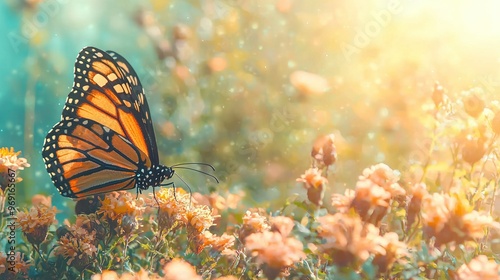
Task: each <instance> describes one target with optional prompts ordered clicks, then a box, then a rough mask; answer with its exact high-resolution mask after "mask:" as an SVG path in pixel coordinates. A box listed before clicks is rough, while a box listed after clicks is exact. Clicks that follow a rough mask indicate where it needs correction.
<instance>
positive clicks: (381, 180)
mask: <svg viewBox="0 0 500 280" xmlns="http://www.w3.org/2000/svg"><path fill="white" fill-rule="evenodd" d="M398 180H399V176H398V175H397V174H396V172H395V171H393V170H392V169H391V168H390V167H389V166H387V165H385V164H383V163H379V164H377V165H373V166H372V167H370V168H365V170H363V174H362V175H361V176H359V180H358V182H357V183H356V193H355V196H354V199H353V201H352V204H351V207H353V208H354V209H355V210H356V212H357V213H358V214H359V215H360V216H361V218H362V219H363V221H367V222H370V223H372V224H375V225H378V224H379V223H380V221H381V220H382V218H383V217H384V216H385V215H386V213H387V211H388V209H389V205H390V203H391V200H392V199H393V198H395V197H397V196H402V195H404V194H405V193H406V192H405V190H404V189H403V188H401V186H400V185H399V184H398Z"/></svg>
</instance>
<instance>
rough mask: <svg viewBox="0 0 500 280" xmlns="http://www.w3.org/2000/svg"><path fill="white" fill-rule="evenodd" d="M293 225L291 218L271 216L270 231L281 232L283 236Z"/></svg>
mask: <svg viewBox="0 0 500 280" xmlns="http://www.w3.org/2000/svg"><path fill="white" fill-rule="evenodd" d="M294 226H295V224H294V222H293V220H292V219H290V218H288V217H284V216H277V217H271V231H276V232H279V233H281V235H283V237H286V236H288V235H289V234H290V233H291V232H292V229H293V227H294Z"/></svg>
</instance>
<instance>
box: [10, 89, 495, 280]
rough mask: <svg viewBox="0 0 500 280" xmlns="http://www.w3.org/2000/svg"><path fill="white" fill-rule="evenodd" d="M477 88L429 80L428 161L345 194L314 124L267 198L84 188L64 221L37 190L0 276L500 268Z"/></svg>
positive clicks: (490, 116) (360, 273)
mask: <svg viewBox="0 0 500 280" xmlns="http://www.w3.org/2000/svg"><path fill="white" fill-rule="evenodd" d="M480 94H481V91H480V90H478V89H475V90H472V91H468V92H464V93H463V96H462V98H460V100H457V101H454V100H451V99H450V98H449V97H448V96H447V95H446V90H445V89H444V88H443V86H441V85H440V84H439V83H436V84H435V87H434V88H433V89H430V90H429V106H428V108H429V110H428V114H429V116H428V119H427V121H428V122H427V124H428V125H429V127H426V128H425V130H423V134H426V135H427V136H428V137H430V138H431V139H433V141H432V142H431V144H430V145H429V146H428V151H427V154H426V156H423V157H421V158H420V159H421V160H423V161H422V162H418V161H417V160H415V162H412V163H408V166H407V168H406V169H405V170H401V171H397V170H394V169H392V168H391V167H390V166H388V165H386V164H384V163H378V164H375V165H372V166H369V167H367V168H365V169H364V170H363V172H362V173H361V174H359V175H357V182H356V184H355V185H353V186H350V187H348V188H347V189H346V190H345V192H344V193H333V194H331V195H330V196H326V197H325V190H326V189H328V188H329V178H333V176H334V175H335V174H334V173H335V170H334V168H333V166H335V164H336V163H337V162H338V161H340V160H341V158H342V155H341V154H337V149H336V139H335V136H334V135H333V134H330V135H325V136H322V137H319V138H318V139H317V140H316V141H315V142H314V143H311V151H310V157H311V159H310V160H311V166H310V168H309V169H307V170H305V171H304V173H303V174H302V175H300V176H298V178H297V179H296V181H297V182H299V183H300V184H301V185H302V186H303V191H302V194H301V195H299V196H294V197H289V198H288V199H287V202H286V203H284V204H283V205H282V206H281V207H280V208H276V209H263V208H246V207H244V206H243V205H242V204H241V203H240V201H241V200H242V198H243V197H244V196H245V193H243V192H242V193H238V194H230V193H218V192H213V193H211V194H201V193H197V192H196V193H188V192H186V191H184V190H182V189H179V188H176V189H174V188H161V189H159V190H157V191H156V198H153V197H152V194H141V195H140V196H139V197H137V198H136V196H135V195H134V194H132V193H129V192H125V191H122V192H113V193H109V194H106V195H102V196H96V197H91V198H88V199H83V200H79V201H77V203H76V205H75V210H74V211H75V218H74V219H71V221H69V220H65V221H61V222H60V221H57V220H56V219H55V217H56V213H57V212H59V211H61V210H60V209H57V208H56V207H54V206H52V203H51V197H47V196H43V195H36V196H34V197H33V199H32V206H30V207H29V208H27V209H18V212H17V214H16V217H17V222H16V226H17V227H18V229H19V232H22V237H23V238H22V239H23V246H19V245H18V248H19V251H18V252H17V253H16V255H15V262H14V263H15V271H16V272H15V273H13V272H12V269H8V268H9V262H7V255H5V254H4V253H2V254H1V255H0V277H3V278H2V279H28V278H29V279H66V278H67V279H79V278H81V279H88V278H91V279H266V278H267V279H285V278H286V279H500V276H499V275H500V265H499V264H497V261H496V260H497V258H498V257H497V256H498V255H497V253H499V251H498V249H499V247H498V245H497V244H498V241H499V237H500V224H499V223H498V222H496V219H495V218H494V217H495V216H497V215H496V214H495V213H496V211H498V210H497V209H496V207H495V206H496V195H495V194H496V191H497V186H498V179H497V177H496V176H497V175H496V174H497V171H496V170H497V169H496V164H497V163H498V159H497V154H496V153H497V149H496V145H497V138H498V135H499V133H500V112H499V111H497V109H496V108H494V107H490V106H487V105H486V103H485V101H484V100H483V99H482V98H481V95H480ZM458 128H459V129H458ZM438 155H439V156H438ZM1 156H2V157H1V158H0V168H1V169H0V171H1V172H2V178H4V180H7V179H8V178H9V175H8V174H7V171H6V170H7V169H11V170H12V169H13V170H16V172H18V171H21V170H23V169H24V168H25V167H29V164H28V163H27V161H26V159H24V158H21V157H19V153H18V152H15V151H14V150H13V149H7V148H3V149H2V150H1ZM304 160H307V157H306V156H304ZM443 166H446V168H444V167H443ZM22 172H26V171H22ZM16 174H17V173H16ZM5 178H7V179H5ZM19 181H20V178H19V177H18V178H17V182H19ZM3 182H4V181H3ZM19 183H20V182H19ZM4 185H5V184H2V186H4ZM7 191H8V189H7ZM5 192H6V188H5V187H2V197H5V195H4V193H5ZM1 201H2V205H1V206H2V207H1V209H3V210H4V209H6V208H5V205H8V203H7V204H5V203H6V200H5V199H3V200H1ZM290 208H292V209H295V210H296V211H289V209H290ZM5 213H6V211H5ZM5 217H6V215H4V216H3V218H2V220H1V226H2V228H4V227H5V226H6V224H7V223H6V219H5ZM4 232H6V231H4Z"/></svg>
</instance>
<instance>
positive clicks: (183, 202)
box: [150, 188, 191, 231]
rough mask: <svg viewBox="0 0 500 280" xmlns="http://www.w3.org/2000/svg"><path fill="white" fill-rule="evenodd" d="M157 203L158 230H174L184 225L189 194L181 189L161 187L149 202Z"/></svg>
mask: <svg viewBox="0 0 500 280" xmlns="http://www.w3.org/2000/svg"><path fill="white" fill-rule="evenodd" d="M156 201H158V204H159V206H160V209H159V211H158V226H159V228H160V231H162V230H163V229H165V230H167V231H174V230H175V229H177V228H178V227H179V226H182V225H185V221H186V219H185V215H186V211H187V209H188V208H189V207H190V206H189V205H190V204H191V202H190V196H189V194H188V193H186V192H185V191H184V190H183V189H175V190H174V189H173V188H168V189H167V188H162V189H160V190H159V191H158V192H157V193H156V200H151V201H150V203H153V204H156Z"/></svg>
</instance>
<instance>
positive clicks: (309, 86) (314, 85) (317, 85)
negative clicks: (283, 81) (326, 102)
mask: <svg viewBox="0 0 500 280" xmlns="http://www.w3.org/2000/svg"><path fill="white" fill-rule="evenodd" d="M290 83H291V84H292V85H293V86H294V87H295V88H296V89H297V90H298V91H299V92H300V93H302V94H305V95H312V94H322V93H325V92H326V91H328V89H329V88H330V85H329V84H328V81H327V80H326V79H325V78H323V77H321V76H319V75H317V74H313V73H309V72H305V71H295V72H293V73H292V74H291V75H290Z"/></svg>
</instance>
